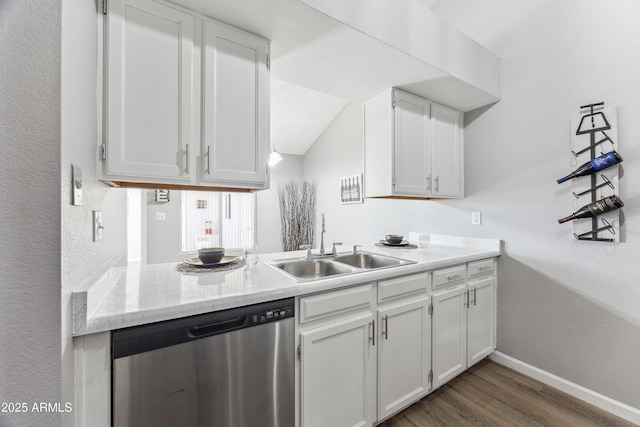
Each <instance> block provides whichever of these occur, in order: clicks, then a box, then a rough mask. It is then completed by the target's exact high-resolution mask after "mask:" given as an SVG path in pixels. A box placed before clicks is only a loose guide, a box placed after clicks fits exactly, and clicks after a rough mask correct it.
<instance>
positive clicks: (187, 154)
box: [185, 144, 189, 173]
mask: <svg viewBox="0 0 640 427" xmlns="http://www.w3.org/2000/svg"><path fill="white" fill-rule="evenodd" d="M185 155H186V156H187V161H186V164H187V167H186V168H185V172H186V173H189V144H187V146H186V149H185Z"/></svg>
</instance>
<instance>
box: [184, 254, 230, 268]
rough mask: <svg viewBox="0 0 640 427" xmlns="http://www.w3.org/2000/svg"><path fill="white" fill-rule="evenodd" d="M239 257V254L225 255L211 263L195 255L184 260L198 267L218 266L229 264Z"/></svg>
mask: <svg viewBox="0 0 640 427" xmlns="http://www.w3.org/2000/svg"><path fill="white" fill-rule="evenodd" d="M237 259H238V256H237V255H235V256H234V255H225V256H223V257H222V259H221V260H220V261H218V262H212V263H210V264H205V263H203V262H202V261H200V258H198V257H195V258H191V259H185V260H184V261H183V262H184V263H185V264H189V265H195V266H196V267H218V266H222V265H225V264H229V263H230V262H233V261H235V260H237Z"/></svg>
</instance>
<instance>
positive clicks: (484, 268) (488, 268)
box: [479, 265, 491, 271]
mask: <svg viewBox="0 0 640 427" xmlns="http://www.w3.org/2000/svg"><path fill="white" fill-rule="evenodd" d="M479 270H480V271H485V270H491V266H490V265H485V266H484V267H480V268H479Z"/></svg>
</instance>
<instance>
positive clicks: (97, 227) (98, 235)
mask: <svg viewBox="0 0 640 427" xmlns="http://www.w3.org/2000/svg"><path fill="white" fill-rule="evenodd" d="M102 230H104V227H103V226H102V212H100V211H93V241H94V242H97V241H99V240H102Z"/></svg>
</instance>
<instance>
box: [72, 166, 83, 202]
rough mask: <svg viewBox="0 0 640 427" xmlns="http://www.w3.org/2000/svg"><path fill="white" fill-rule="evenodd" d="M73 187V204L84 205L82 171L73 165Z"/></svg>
mask: <svg viewBox="0 0 640 427" xmlns="http://www.w3.org/2000/svg"><path fill="white" fill-rule="evenodd" d="M71 186H72V187H73V191H72V193H73V196H72V200H71V204H72V205H74V206H80V205H82V170H81V169H80V167H79V166H76V165H71Z"/></svg>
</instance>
